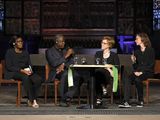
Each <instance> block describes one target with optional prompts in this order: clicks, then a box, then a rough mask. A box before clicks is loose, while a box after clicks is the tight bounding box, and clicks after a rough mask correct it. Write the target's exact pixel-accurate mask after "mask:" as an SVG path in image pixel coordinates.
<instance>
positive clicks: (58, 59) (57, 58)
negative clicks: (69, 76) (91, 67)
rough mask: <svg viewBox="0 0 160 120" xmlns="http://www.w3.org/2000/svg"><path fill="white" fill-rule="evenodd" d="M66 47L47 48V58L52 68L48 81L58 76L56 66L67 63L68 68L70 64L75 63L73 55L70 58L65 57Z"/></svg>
mask: <svg viewBox="0 0 160 120" xmlns="http://www.w3.org/2000/svg"><path fill="white" fill-rule="evenodd" d="M65 52H66V49H57V48H55V47H54V46H53V47H52V48H50V49H48V50H46V59H47V61H48V64H49V66H50V68H51V70H50V73H49V78H48V81H52V80H54V79H55V77H56V68H57V67H58V66H59V65H61V64H62V63H65V70H67V68H68V66H69V65H70V64H71V63H73V59H72V56H71V57H69V58H68V59H65V58H64V56H65Z"/></svg>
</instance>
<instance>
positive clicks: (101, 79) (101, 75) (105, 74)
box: [95, 68, 112, 99]
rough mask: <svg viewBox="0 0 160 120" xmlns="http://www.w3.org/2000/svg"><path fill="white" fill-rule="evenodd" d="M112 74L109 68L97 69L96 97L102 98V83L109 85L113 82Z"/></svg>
mask: <svg viewBox="0 0 160 120" xmlns="http://www.w3.org/2000/svg"><path fill="white" fill-rule="evenodd" d="M111 79H112V77H111V75H110V73H109V71H108V70H106V69H104V68H98V69H96V70H95V88H96V97H97V98H100V99H101V98H102V94H103V91H102V85H103V86H107V84H110V83H111Z"/></svg>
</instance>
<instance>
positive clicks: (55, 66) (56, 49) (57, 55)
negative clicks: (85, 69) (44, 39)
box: [46, 35, 79, 106]
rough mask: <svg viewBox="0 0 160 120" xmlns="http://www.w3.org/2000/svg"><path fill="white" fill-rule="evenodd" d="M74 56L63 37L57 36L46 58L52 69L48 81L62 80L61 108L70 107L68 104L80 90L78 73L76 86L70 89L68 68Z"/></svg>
mask: <svg viewBox="0 0 160 120" xmlns="http://www.w3.org/2000/svg"><path fill="white" fill-rule="evenodd" d="M73 54H74V51H73V49H71V48H65V40H64V36H63V35H56V36H55V44H54V46H53V47H51V48H50V49H48V50H47V51H46V58H47V61H48V63H49V65H50V67H51V71H50V73H49V78H48V81H53V80H54V79H55V78H58V79H59V80H60V95H61V101H60V106H69V104H68V103H69V102H70V101H71V99H72V97H73V95H74V93H75V92H76V90H77V88H78V82H79V80H78V79H79V76H78V74H77V73H76V72H74V75H73V80H74V81H73V83H74V86H72V87H69V88H68V80H67V76H68V67H69V65H70V64H72V63H73Z"/></svg>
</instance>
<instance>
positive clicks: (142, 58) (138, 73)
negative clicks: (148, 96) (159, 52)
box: [119, 33, 155, 108]
mask: <svg viewBox="0 0 160 120" xmlns="http://www.w3.org/2000/svg"><path fill="white" fill-rule="evenodd" d="M135 43H136V45H137V46H139V47H138V49H137V50H136V51H135V52H134V54H133V55H131V60H132V62H133V69H134V70H133V71H132V73H131V74H130V75H129V76H128V75H124V79H123V84H124V101H123V103H122V104H120V105H119V107H120V108H130V107H131V105H130V104H129V100H130V92H131V89H130V86H131V83H135V86H136V90H137V93H138V102H137V106H136V107H143V104H144V100H143V81H144V80H146V79H147V78H150V77H153V73H154V64H155V52H154V49H153V48H152V46H151V42H150V39H149V37H148V35H147V34H146V33H139V34H137V35H136V39H135Z"/></svg>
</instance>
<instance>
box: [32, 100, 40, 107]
mask: <svg viewBox="0 0 160 120" xmlns="http://www.w3.org/2000/svg"><path fill="white" fill-rule="evenodd" d="M32 107H33V108H39V105H38V103H37V101H36V100H33V104H32Z"/></svg>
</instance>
